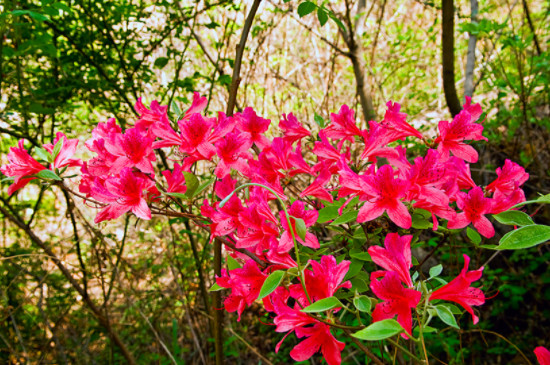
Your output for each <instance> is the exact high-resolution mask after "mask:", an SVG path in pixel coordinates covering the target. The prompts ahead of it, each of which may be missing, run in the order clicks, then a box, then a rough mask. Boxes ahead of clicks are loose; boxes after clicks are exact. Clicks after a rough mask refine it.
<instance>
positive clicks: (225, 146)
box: [215, 133, 252, 179]
mask: <svg viewBox="0 0 550 365" xmlns="http://www.w3.org/2000/svg"><path fill="white" fill-rule="evenodd" d="M251 146H252V142H251V141H250V139H249V138H247V137H246V136H244V133H243V134H237V133H230V134H228V135H227V136H225V138H222V139H220V140H219V141H218V142H217V143H216V149H217V151H218V157H219V158H220V162H218V166H216V170H215V174H216V176H217V177H218V178H219V179H223V178H224V177H225V176H227V175H228V174H229V173H230V172H231V169H232V168H233V169H235V170H237V171H239V172H241V173H242V174H243V175H248V174H249V170H250V166H249V165H248V164H247V162H246V159H251V158H252V155H251V154H250V153H249V152H247V151H248V149H249V148H250V147H251Z"/></svg>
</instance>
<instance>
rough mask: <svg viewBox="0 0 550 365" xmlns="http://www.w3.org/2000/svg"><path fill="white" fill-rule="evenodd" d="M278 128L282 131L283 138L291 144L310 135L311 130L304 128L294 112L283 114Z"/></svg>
mask: <svg viewBox="0 0 550 365" xmlns="http://www.w3.org/2000/svg"><path fill="white" fill-rule="evenodd" d="M279 128H281V129H282V130H283V131H284V137H283V138H284V139H285V140H287V141H288V142H290V143H291V144H292V143H294V142H296V141H299V140H301V139H302V138H304V137H307V136H310V135H311V132H310V131H308V130H307V129H305V128H304V127H303V126H302V124H301V123H300V122H298V119H296V117H295V116H294V114H292V113H290V114H288V115H286V114H283V119H281V120H280V121H279Z"/></svg>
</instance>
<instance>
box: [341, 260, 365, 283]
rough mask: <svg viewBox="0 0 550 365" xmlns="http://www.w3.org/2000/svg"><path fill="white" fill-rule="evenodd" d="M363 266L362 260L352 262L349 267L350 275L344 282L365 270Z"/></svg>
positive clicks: (348, 274)
mask: <svg viewBox="0 0 550 365" xmlns="http://www.w3.org/2000/svg"><path fill="white" fill-rule="evenodd" d="M363 264H364V262H363V261H361V260H356V259H353V260H351V264H350V265H349V269H348V273H347V274H346V276H345V277H344V281H346V280H349V279H351V278H352V277H354V276H355V275H357V274H358V273H359V272H360V271H361V269H362V268H363Z"/></svg>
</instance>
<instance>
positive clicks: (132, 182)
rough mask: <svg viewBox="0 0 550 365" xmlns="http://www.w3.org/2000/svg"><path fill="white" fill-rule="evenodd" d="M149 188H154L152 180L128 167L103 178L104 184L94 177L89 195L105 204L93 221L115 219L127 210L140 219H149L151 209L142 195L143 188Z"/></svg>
mask: <svg viewBox="0 0 550 365" xmlns="http://www.w3.org/2000/svg"><path fill="white" fill-rule="evenodd" d="M150 188H154V184H153V182H152V181H151V180H149V179H147V178H145V177H140V176H138V174H136V173H134V172H133V171H132V169H131V168H129V167H125V168H123V169H122V170H121V171H120V174H119V175H118V176H116V177H110V178H108V179H107V180H105V182H104V185H103V184H102V183H101V180H99V179H97V178H96V180H95V182H94V184H93V185H92V186H91V191H90V195H91V196H92V197H93V198H94V199H96V200H97V201H99V202H102V203H106V204H107V206H106V207H104V208H103V209H101V210H100V211H99V213H97V215H96V217H95V219H94V222H95V223H99V222H103V221H105V220H111V219H116V218H118V217H120V216H121V215H122V214H124V213H126V212H129V211H131V212H132V213H134V214H135V215H136V216H137V217H139V218H141V219H146V220H149V219H151V211H150V210H149V207H148V206H147V201H146V200H145V197H144V196H143V190H147V189H150Z"/></svg>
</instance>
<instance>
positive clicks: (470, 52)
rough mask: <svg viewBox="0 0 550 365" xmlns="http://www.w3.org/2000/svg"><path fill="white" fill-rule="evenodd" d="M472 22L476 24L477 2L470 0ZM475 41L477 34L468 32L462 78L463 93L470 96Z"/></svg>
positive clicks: (472, 86) (474, 59) (474, 58)
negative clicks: (463, 76) (464, 71)
mask: <svg viewBox="0 0 550 365" xmlns="http://www.w3.org/2000/svg"><path fill="white" fill-rule="evenodd" d="M470 7H471V18H472V24H477V12H478V2H477V0H470ZM476 43H477V36H476V35H475V34H470V38H469V39H468V55H467V56H466V77H465V80H464V95H465V96H470V97H471V96H472V95H473V94H474V68H475V65H476Z"/></svg>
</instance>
